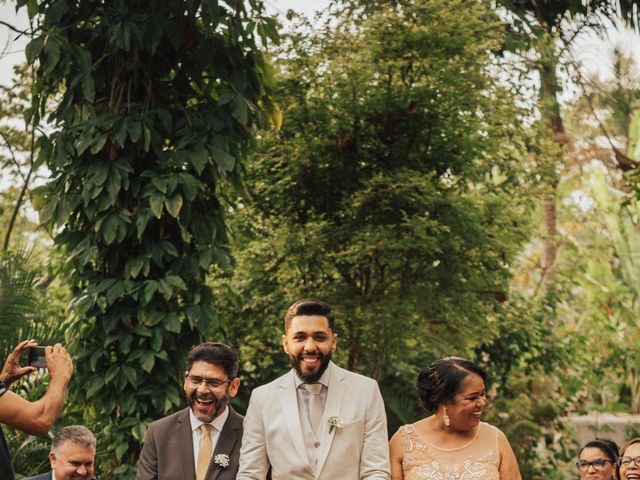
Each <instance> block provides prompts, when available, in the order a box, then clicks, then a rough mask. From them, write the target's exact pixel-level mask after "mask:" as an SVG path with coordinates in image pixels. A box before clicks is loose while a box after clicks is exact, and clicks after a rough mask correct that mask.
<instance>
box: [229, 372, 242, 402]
mask: <svg viewBox="0 0 640 480" xmlns="http://www.w3.org/2000/svg"><path fill="white" fill-rule="evenodd" d="M239 388H240V379H239V378H238V377H236V378H234V379H233V380H231V382H230V383H229V396H230V397H231V398H233V397H235V396H236V395H237V394H238V389H239Z"/></svg>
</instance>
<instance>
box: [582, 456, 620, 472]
mask: <svg viewBox="0 0 640 480" xmlns="http://www.w3.org/2000/svg"><path fill="white" fill-rule="evenodd" d="M607 462H609V463H614V462H612V461H611V460H605V459H604V458H596V459H595V460H593V461H591V462H589V461H588V460H578V461H577V462H576V467H578V470H580V471H581V472H586V471H587V470H589V467H593V469H594V470H602V469H603V468H604V466H605V464H606V463H607Z"/></svg>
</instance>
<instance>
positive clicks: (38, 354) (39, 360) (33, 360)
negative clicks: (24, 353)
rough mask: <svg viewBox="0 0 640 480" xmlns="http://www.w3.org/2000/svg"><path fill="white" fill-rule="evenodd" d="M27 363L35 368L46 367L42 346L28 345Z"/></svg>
mask: <svg viewBox="0 0 640 480" xmlns="http://www.w3.org/2000/svg"><path fill="white" fill-rule="evenodd" d="M27 365H30V366H32V367H36V368H47V361H46V360H45V357H44V347H29V359H28V360H27Z"/></svg>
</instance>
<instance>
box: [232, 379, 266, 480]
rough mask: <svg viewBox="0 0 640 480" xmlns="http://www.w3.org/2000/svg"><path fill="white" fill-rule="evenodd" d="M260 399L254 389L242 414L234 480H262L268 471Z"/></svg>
mask: <svg viewBox="0 0 640 480" xmlns="http://www.w3.org/2000/svg"><path fill="white" fill-rule="evenodd" d="M261 405H262V401H261V399H260V397H259V395H257V394H256V391H255V390H254V391H253V392H252V393H251V399H250V400H249V407H248V408H247V413H246V414H245V416H244V424H243V427H244V432H243V435H242V447H241V448H240V467H239V468H238V475H237V476H236V480H264V479H265V478H267V472H268V471H269V466H270V463H269V456H268V455H267V444H266V437H265V429H264V418H263V416H262V408H261Z"/></svg>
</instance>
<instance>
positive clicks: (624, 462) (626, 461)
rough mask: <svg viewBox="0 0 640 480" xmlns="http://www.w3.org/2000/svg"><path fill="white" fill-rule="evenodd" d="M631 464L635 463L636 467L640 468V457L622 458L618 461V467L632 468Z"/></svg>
mask: <svg viewBox="0 0 640 480" xmlns="http://www.w3.org/2000/svg"><path fill="white" fill-rule="evenodd" d="M631 462H633V464H634V465H635V466H636V467H640V457H620V458H619V459H618V465H619V466H621V467H625V468H628V467H630V466H631Z"/></svg>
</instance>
